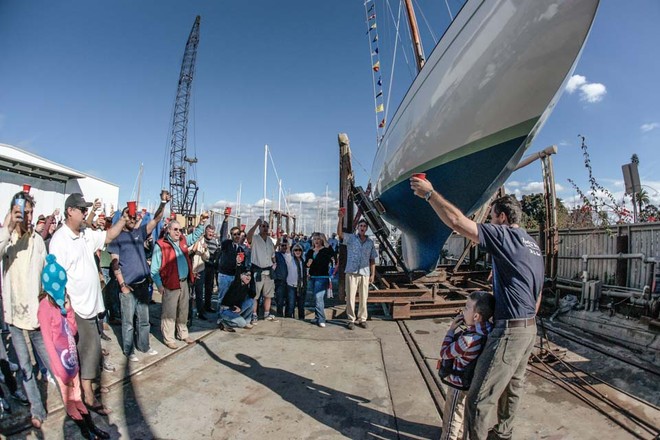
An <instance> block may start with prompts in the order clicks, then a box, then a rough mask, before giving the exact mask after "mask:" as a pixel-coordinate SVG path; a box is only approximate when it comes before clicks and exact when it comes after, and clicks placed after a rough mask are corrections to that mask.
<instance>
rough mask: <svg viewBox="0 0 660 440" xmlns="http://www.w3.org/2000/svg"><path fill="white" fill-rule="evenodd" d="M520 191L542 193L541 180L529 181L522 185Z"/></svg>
mask: <svg viewBox="0 0 660 440" xmlns="http://www.w3.org/2000/svg"><path fill="white" fill-rule="evenodd" d="M522 191H523V192H525V193H527V194H532V193H540V192H541V193H542V192H543V182H529V183H527V184H526V185H525V186H523V187H522Z"/></svg>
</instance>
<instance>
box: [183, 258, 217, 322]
mask: <svg viewBox="0 0 660 440" xmlns="http://www.w3.org/2000/svg"><path fill="white" fill-rule="evenodd" d="M204 272H206V270H203V271H201V272H199V273H198V274H197V275H196V276H195V283H194V284H193V288H192V290H193V295H195V307H196V308H197V313H204V280H205V278H204ZM211 289H213V288H211ZM209 304H210V302H209ZM189 315H192V310H189ZM189 319H190V318H189Z"/></svg>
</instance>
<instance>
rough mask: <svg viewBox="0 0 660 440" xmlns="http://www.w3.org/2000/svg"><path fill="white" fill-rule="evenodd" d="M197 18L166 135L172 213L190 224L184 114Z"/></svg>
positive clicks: (191, 176)
mask: <svg viewBox="0 0 660 440" xmlns="http://www.w3.org/2000/svg"><path fill="white" fill-rule="evenodd" d="M199 22H200V16H199V15H198V16H197V17H196V18H195V23H194V24H193V27H192V30H191V31H190V36H189V37H188V42H187V43H186V50H185V52H184V54H183V61H182V63H181V74H180V75H179V85H178V88H177V91H176V102H175V104H174V115H173V117H172V133H171V135H170V160H169V170H170V194H171V196H172V202H171V203H172V205H171V206H172V210H173V211H174V212H176V213H177V214H181V215H183V216H185V217H186V219H187V221H188V222H189V223H190V221H191V219H192V218H193V217H194V215H195V208H196V198H197V190H198V189H199V188H198V187H197V181H196V178H197V172H196V169H195V164H196V163H197V158H196V157H188V154H187V151H186V150H187V141H188V110H189V107H190V91H191V89H192V81H193V76H194V73H195V59H196V58H197V46H198V44H199Z"/></svg>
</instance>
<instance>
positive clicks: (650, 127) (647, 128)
mask: <svg viewBox="0 0 660 440" xmlns="http://www.w3.org/2000/svg"><path fill="white" fill-rule="evenodd" d="M1 121H2V119H0V122H1ZM658 127H660V123H658V122H649V123H648V124H642V126H641V127H639V129H640V130H642V133H647V132H649V131H651V130H655V129H656V128H658Z"/></svg>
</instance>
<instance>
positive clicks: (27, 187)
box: [23, 183, 32, 194]
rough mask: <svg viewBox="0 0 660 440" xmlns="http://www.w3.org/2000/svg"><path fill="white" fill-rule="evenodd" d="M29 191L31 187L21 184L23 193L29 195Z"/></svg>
mask: <svg viewBox="0 0 660 440" xmlns="http://www.w3.org/2000/svg"><path fill="white" fill-rule="evenodd" d="M30 189H32V186H30V185H28V184H27V183H24V184H23V192H24V193H28V194H30Z"/></svg>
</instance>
